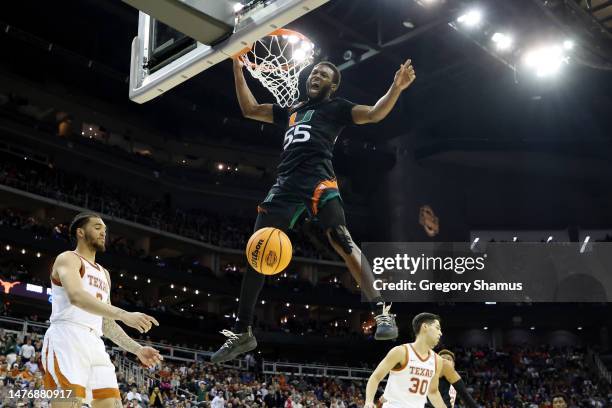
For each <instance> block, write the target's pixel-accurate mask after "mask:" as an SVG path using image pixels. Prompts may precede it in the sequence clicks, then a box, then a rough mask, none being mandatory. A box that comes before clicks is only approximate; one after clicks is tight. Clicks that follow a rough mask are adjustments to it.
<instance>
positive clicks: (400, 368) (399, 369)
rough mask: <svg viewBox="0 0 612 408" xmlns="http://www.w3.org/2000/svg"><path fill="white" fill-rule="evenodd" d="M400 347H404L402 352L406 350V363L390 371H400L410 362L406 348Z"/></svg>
mask: <svg viewBox="0 0 612 408" xmlns="http://www.w3.org/2000/svg"><path fill="white" fill-rule="evenodd" d="M402 345H403V346H404V350H406V361H404V364H402V365H401V366H400V367H399V368H392V369H391V371H402V370H403V369H404V368H406V366H407V365H408V361H409V360H410V353H409V352H408V347H406V345H405V344H402Z"/></svg>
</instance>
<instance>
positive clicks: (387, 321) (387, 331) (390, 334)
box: [374, 303, 397, 340]
mask: <svg viewBox="0 0 612 408" xmlns="http://www.w3.org/2000/svg"><path fill="white" fill-rule="evenodd" d="M392 304H393V303H391V304H389V306H387V305H385V304H384V303H383V305H382V313H381V314H379V315H378V316H376V317H375V318H374V319H375V320H376V333H374V338H375V339H376V340H395V339H397V324H396V323H395V315H394V314H391V313H389V310H390V309H391V305H392Z"/></svg>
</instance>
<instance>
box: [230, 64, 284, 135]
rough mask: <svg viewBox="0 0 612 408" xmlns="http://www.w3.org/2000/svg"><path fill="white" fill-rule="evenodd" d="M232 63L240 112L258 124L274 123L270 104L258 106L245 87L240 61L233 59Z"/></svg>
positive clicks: (246, 86)
mask: <svg viewBox="0 0 612 408" xmlns="http://www.w3.org/2000/svg"><path fill="white" fill-rule="evenodd" d="M233 63H234V81H235V82H236V96H237V97H238V104H239V105H240V110H241V111H242V115H243V116H244V117H245V118H249V119H253V120H258V121H260V122H266V123H274V113H273V109H272V104H270V103H265V104H260V103H258V102H257V100H256V99H255V97H254V96H253V93H252V92H251V90H250V89H249V86H248V85H247V82H246V79H245V78H244V72H242V61H240V59H238V58H234V59H233Z"/></svg>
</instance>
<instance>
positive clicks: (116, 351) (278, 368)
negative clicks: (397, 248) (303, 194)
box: [0, 317, 609, 394]
mask: <svg viewBox="0 0 612 408" xmlns="http://www.w3.org/2000/svg"><path fill="white" fill-rule="evenodd" d="M0 327H1V328H4V329H5V330H6V331H7V332H11V333H15V334H18V335H21V336H22V337H23V336H25V335H26V334H28V333H30V332H31V331H32V330H31V329H32V328H36V329H40V328H44V329H46V328H48V327H49V325H48V324H47V323H38V322H30V321H27V320H23V319H15V318H12V317H0ZM140 343H141V344H143V345H146V346H150V347H153V348H155V349H156V350H159V352H160V354H161V355H162V356H163V357H164V360H171V361H181V362H186V363H202V362H209V361H210V356H211V355H212V354H213V353H212V352H210V351H202V350H196V349H191V348H186V347H174V346H170V345H167V344H162V343H153V342H140ZM110 353H111V354H112V355H113V356H115V357H116V359H117V360H116V361H117V362H118V366H117V368H118V369H119V371H120V372H122V373H124V374H125V375H126V378H133V379H134V380H135V381H140V382H137V384H138V385H139V386H140V385H141V383H142V384H145V383H146V385H151V384H153V383H154V382H158V381H159V378H155V377H154V376H151V375H150V374H149V373H148V372H146V371H145V370H144V369H143V368H142V367H141V366H140V365H139V364H138V363H136V362H134V361H132V360H131V359H129V358H126V357H124V356H123V355H122V351H121V349H120V348H119V347H116V346H114V347H111V349H110ZM599 361H600V363H601V360H599ZM601 364H603V363H601ZM221 366H222V367H224V368H230V369H234V370H249V369H250V368H252V367H253V365H249V363H248V362H247V360H245V359H235V360H231V361H228V362H226V363H224V364H221ZM604 369H605V367H604ZM262 371H263V373H264V374H266V375H280V374H285V375H296V376H303V377H335V378H339V379H346V380H360V381H363V380H367V379H368V378H369V377H370V374H371V373H372V370H370V369H367V368H356V367H340V366H325V365H318V364H298V363H280V362H270V361H262ZM608 379H609V373H608ZM181 392H183V393H185V394H188V393H189V391H187V390H181Z"/></svg>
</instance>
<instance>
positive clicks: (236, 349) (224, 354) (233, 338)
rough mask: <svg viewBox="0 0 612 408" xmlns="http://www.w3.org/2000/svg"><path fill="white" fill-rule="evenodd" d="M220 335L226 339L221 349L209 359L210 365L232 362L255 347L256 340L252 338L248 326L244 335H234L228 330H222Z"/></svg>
mask: <svg viewBox="0 0 612 408" xmlns="http://www.w3.org/2000/svg"><path fill="white" fill-rule="evenodd" d="M221 334H222V335H224V336H225V337H227V340H226V341H225V343H223V345H222V346H221V348H220V349H219V350H217V351H216V352H215V354H213V355H212V356H211V357H210V362H211V363H223V362H225V361H229V360H233V359H235V358H236V357H238V356H239V355H240V354H243V353H246V352H248V351H251V350H253V349H255V347H257V340H255V336H253V332H252V331H251V326H249V328H248V329H247V332H246V333H238V334H236V333H234V332H231V331H229V330H223V331H221Z"/></svg>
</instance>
